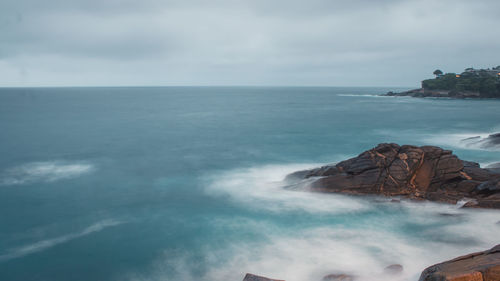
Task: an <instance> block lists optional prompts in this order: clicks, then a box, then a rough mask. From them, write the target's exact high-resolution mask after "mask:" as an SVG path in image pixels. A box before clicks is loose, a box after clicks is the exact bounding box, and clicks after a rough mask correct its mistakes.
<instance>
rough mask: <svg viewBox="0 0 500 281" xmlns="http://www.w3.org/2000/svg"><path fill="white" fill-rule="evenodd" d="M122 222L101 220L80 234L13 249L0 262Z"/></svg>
mask: <svg viewBox="0 0 500 281" xmlns="http://www.w3.org/2000/svg"><path fill="white" fill-rule="evenodd" d="M122 223H123V222H122V221H117V220H103V221H100V222H97V223H95V224H93V225H91V226H88V227H86V228H85V229H83V230H82V231H80V232H75V233H70V234H66V235H62V236H59V237H55V238H49V239H46V240H42V241H38V242H35V243H32V244H29V245H25V246H22V247H18V248H14V249H11V250H8V251H7V252H6V253H4V254H2V255H0V262H3V261H7V260H11V259H15V258H20V257H23V256H26V255H30V254H33V253H37V252H41V251H44V250H47V249H49V248H52V247H54V246H57V245H59V244H63V243H66V242H69V241H71V240H73V239H77V238H80V237H83V236H86V235H89V234H92V233H94V232H99V231H102V230H104V229H105V228H108V227H112V226H116V225H119V224H122Z"/></svg>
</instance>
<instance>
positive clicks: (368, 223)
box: [131, 164, 500, 281]
mask: <svg viewBox="0 0 500 281" xmlns="http://www.w3.org/2000/svg"><path fill="white" fill-rule="evenodd" d="M317 166H320V165H319V164H293V165H266V166H261V167H252V168H244V169H235V170H231V171H227V172H224V173H222V174H219V175H217V176H214V177H211V178H210V179H211V180H212V182H211V183H210V184H209V185H208V187H207V188H206V190H205V191H206V192H207V193H208V194H209V195H211V196H222V197H226V198H227V199H228V200H231V201H234V202H235V203H237V204H240V205H241V206H245V207H247V208H250V209H254V210H265V211H272V212H275V213H277V215H279V214H282V213H285V214H286V213H290V212H297V211H299V212H305V213H307V214H309V215H310V216H311V219H314V217H315V216H317V215H320V216H323V217H324V216H325V215H327V216H328V217H332V218H337V219H338V220H339V221H342V223H338V224H329V223H324V224H323V225H322V226H317V225H314V226H309V225H307V224H301V223H297V224H296V225H290V226H280V225H278V224H274V223H272V222H270V221H260V220H257V219H249V218H246V219H241V218H235V219H226V220H214V222H213V224H214V225H219V226H220V227H221V228H227V227H229V228H231V229H238V228H239V229H244V232H245V233H247V232H249V233H252V232H253V233H256V234H257V233H258V235H259V236H261V235H264V236H265V237H266V239H261V240H255V241H240V242H236V243H232V244H230V245H229V246H228V247H227V248H223V249H211V248H210V247H207V249H206V253H205V255H206V256H205V258H204V260H205V262H206V263H207V264H208V265H207V267H208V270H207V271H206V272H205V274H203V280H241V279H242V278H243V274H244V273H245V272H252V273H255V274H259V275H264V276H269V277H273V278H278V279H284V280H287V281H303V280H312V281H314V280H317V281H321V280H322V278H323V277H324V276H325V275H328V274H335V273H344V274H350V275H353V276H356V278H357V279H356V280H360V281H382V280H391V281H407V280H408V281H409V280H417V279H418V277H419V275H420V273H421V272H422V270H423V269H424V268H426V267H427V266H430V265H432V264H435V263H438V262H442V261H444V260H448V259H451V258H454V257H457V256H460V255H463V254H466V253H470V252H474V251H479V250H484V249H487V248H490V247H491V246H493V245H495V244H497V243H498V237H497V233H498V231H500V225H499V224H498V223H497V222H498V218H499V214H500V213H499V211H498V210H471V209H463V208H460V205H451V204H438V203H434V202H411V201H405V200H402V201H401V202H398V203H394V202H389V200H384V199H383V198H380V199H381V200H373V198H371V197H351V196H344V195H335V194H320V193H309V192H307V191H293V190H290V189H287V188H286V187H287V183H286V182H285V181H284V178H285V176H286V175H287V174H289V173H291V172H294V171H297V170H302V169H307V168H311V167H317ZM381 206H382V207H381ZM372 213H374V214H376V215H374V216H371V215H370V214H372ZM360 214H362V215H360ZM365 215H366V216H370V219H364V216H365ZM351 219H353V221H352V222H350V220H351ZM359 221H363V223H361V224H360V223H359ZM412 229H413V230H412ZM186 260H190V258H189V257H184V258H180V259H176V260H168V263H169V265H168V266H169V268H172V267H173V268H175V270H174V272H175V275H176V276H174V277H171V276H165V275H164V273H163V272H162V271H161V270H160V271H158V272H154V273H152V275H151V276H142V277H140V278H138V277H137V276H135V277H134V278H131V280H176V279H178V278H179V277H182V278H183V280H197V279H199V276H198V277H193V275H192V274H191V272H190V271H189V268H190V266H189V264H186ZM391 264H401V265H402V266H403V268H404V270H403V272H402V273H400V274H395V275H391V274H388V273H386V272H384V268H385V267H386V266H388V265H391ZM157 266H158V268H162V267H161V262H159V263H158V264H157Z"/></svg>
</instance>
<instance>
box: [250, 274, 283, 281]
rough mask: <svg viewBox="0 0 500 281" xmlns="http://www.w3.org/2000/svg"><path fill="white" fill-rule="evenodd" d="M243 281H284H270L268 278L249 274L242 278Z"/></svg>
mask: <svg viewBox="0 0 500 281" xmlns="http://www.w3.org/2000/svg"><path fill="white" fill-rule="evenodd" d="M243 281H285V280H278V279H270V278H266V277H262V276H258V275H254V274H251V273H247V274H246V275H245V278H243Z"/></svg>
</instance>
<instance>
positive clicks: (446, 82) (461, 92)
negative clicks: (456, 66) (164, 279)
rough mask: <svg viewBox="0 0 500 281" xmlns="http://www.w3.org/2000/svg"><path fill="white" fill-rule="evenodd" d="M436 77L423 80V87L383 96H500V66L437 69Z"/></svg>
mask: <svg viewBox="0 0 500 281" xmlns="http://www.w3.org/2000/svg"><path fill="white" fill-rule="evenodd" d="M433 74H434V75H435V76H436V78H434V79H427V80H424V81H422V88H419V89H414V90H410V91H405V92H400V93H395V92H388V93H386V94H384V95H383V96H411V97H419V98H424V97H435V98H500V66H496V67H493V68H491V69H490V68H487V69H474V68H472V67H470V68H466V69H465V70H464V71H463V72H462V73H460V74H457V73H446V74H445V73H443V71H441V70H439V69H436V70H435V71H434V72H433Z"/></svg>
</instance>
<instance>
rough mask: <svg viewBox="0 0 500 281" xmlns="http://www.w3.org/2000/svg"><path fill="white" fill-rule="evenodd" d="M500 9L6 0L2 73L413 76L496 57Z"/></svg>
mask: <svg viewBox="0 0 500 281" xmlns="http://www.w3.org/2000/svg"><path fill="white" fill-rule="evenodd" d="M498 12H500V3H498V1H493V0H485V1H476V2H472V1H465V0H457V1H451V0H445V1H430V0H423V1H415V0H403V1H396V0H382V1H369V0H354V1H328V0H311V1H298V0H288V1H284V0H280V1H264V0H254V1H231V0H214V1H202V0H194V1H170V0H169V1H160V0H145V1H131V0H124V1H116V0H115V1H97V0H86V1H85V0H66V1H62V0H47V1H35V0H16V1H13V0H4V1H2V3H0V77H3V79H2V80H0V85H4V86H12V85H52V84H57V85H111V84H115V85H124V84H138V85H169V84H188V85H195V84H202V85H206V84H231V85H234V84H260V85H267V84H270V85H287V84H297V85H353V86H357V85H359V86H369V85H374V86H381V85H403V86H404V85H408V86H414V85H416V84H418V81H419V80H420V79H422V78H425V77H427V76H429V73H430V72H431V71H432V70H433V69H434V68H436V67H441V68H443V69H444V70H448V71H460V70H462V69H463V68H465V67H468V66H471V65H473V66H477V67H481V66H490V65H497V64H499V61H500V56H499V54H498V52H497V50H498V49H499V47H500V37H498V36H497V35H496V34H497V32H496V29H497V28H496V27H497V26H498V25H499V23H500V19H498V17H497V15H498ZM478 30H480V31H481V32H478ZM75 66H78V67H75ZM394 69H399V70H398V71H397V72H395V71H394ZM360 77H362V79H360Z"/></svg>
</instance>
